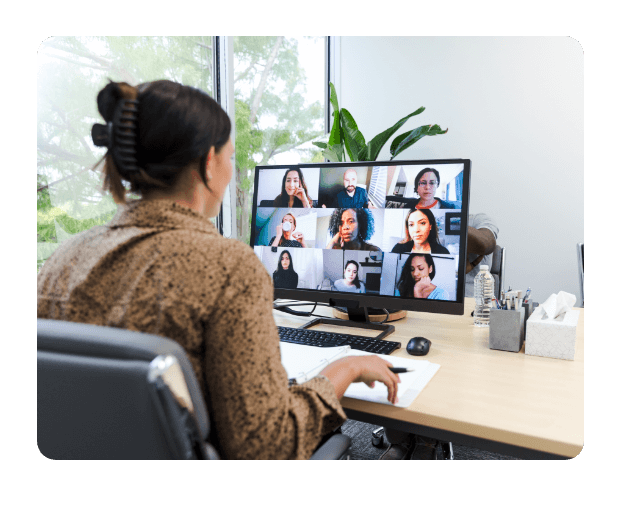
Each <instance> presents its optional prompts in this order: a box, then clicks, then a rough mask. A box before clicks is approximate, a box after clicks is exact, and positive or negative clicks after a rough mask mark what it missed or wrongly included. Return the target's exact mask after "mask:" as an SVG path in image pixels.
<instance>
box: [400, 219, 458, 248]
mask: <svg viewBox="0 0 630 505" xmlns="http://www.w3.org/2000/svg"><path fill="white" fill-rule="evenodd" d="M392 252H393V253H398V254H400V253H408V252H417V253H431V254H450V252H449V250H448V249H447V248H446V247H444V246H443V245H442V244H440V239H439V238H438V227H437V223H436V221H435V216H434V215H433V212H431V211H430V210H428V209H424V210H414V209H411V210H410V211H409V212H408V213H407V217H406V218H405V238H404V239H403V240H401V241H400V242H398V244H396V245H395V246H394V247H393V248H392Z"/></svg>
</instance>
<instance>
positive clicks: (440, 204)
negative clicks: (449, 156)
mask: <svg viewBox="0 0 630 505" xmlns="http://www.w3.org/2000/svg"><path fill="white" fill-rule="evenodd" d="M439 185H440V173H439V172H438V171H437V170H436V169H435V168H425V169H423V170H421V171H420V172H419V173H418V175H416V180H415V188H416V193H417V194H418V196H419V197H420V198H419V199H418V200H417V201H416V202H415V203H410V204H408V205H407V206H406V208H408V209H457V208H459V207H458V206H457V204H456V203H455V202H449V201H448V200H441V199H439V198H436V197H435V191H436V190H437V188H438V186H439Z"/></svg>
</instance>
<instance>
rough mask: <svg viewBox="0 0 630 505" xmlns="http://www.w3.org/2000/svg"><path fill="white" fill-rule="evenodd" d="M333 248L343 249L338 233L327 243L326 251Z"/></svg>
mask: <svg viewBox="0 0 630 505" xmlns="http://www.w3.org/2000/svg"><path fill="white" fill-rule="evenodd" d="M335 246H337V247H340V248H343V239H342V238H341V233H340V232H337V233H336V234H335V236H334V237H333V238H332V240H331V241H330V242H328V245H327V246H326V249H333V248H334V247H335Z"/></svg>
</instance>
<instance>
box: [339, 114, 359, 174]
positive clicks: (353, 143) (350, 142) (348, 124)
mask: <svg viewBox="0 0 630 505" xmlns="http://www.w3.org/2000/svg"><path fill="white" fill-rule="evenodd" d="M341 128H342V129H343V139H344V142H345V144H346V149H347V151H348V156H350V161H358V159H359V152H360V151H361V149H363V148H364V147H365V138H364V137H363V134H362V133H361V132H360V131H359V128H358V127H357V122H356V121H355V120H354V118H353V117H352V114H350V112H348V110H347V109H341Z"/></svg>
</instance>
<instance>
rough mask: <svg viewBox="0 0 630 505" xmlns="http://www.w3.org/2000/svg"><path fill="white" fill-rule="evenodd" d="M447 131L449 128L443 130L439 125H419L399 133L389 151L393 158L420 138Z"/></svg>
mask: <svg viewBox="0 0 630 505" xmlns="http://www.w3.org/2000/svg"><path fill="white" fill-rule="evenodd" d="M447 131H448V128H447V129H446V130H442V128H440V126H439V125H436V124H434V125H430V124H427V125H424V126H419V127H418V128H416V129H415V130H411V131H408V132H406V133H403V134H402V135H399V136H398V137H396V138H395V139H394V140H393V141H392V144H391V146H389V153H390V154H391V155H392V157H391V158H390V160H393V159H394V158H395V157H396V156H398V155H399V154H400V153H401V152H403V151H404V150H405V149H407V148H408V147H410V146H412V145H413V144H415V143H416V142H418V140H420V139H421V138H422V137H427V136H429V137H431V136H433V135H441V134H443V133H446V132H447Z"/></svg>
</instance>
